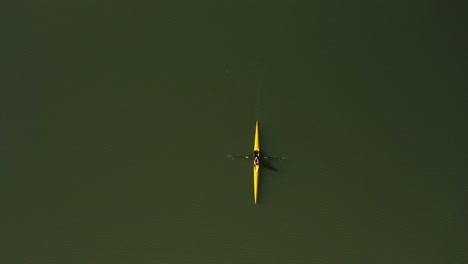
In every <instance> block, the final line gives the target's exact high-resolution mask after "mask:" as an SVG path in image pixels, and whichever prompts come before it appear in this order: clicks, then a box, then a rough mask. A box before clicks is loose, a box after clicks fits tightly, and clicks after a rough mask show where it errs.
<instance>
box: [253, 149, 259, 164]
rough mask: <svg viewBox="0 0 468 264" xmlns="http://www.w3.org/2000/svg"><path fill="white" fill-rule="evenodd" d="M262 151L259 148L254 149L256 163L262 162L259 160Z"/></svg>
mask: <svg viewBox="0 0 468 264" xmlns="http://www.w3.org/2000/svg"><path fill="white" fill-rule="evenodd" d="M259 156H260V152H259V151H258V150H255V151H254V165H258V164H260V160H259Z"/></svg>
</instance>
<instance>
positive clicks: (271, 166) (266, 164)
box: [260, 159, 278, 171]
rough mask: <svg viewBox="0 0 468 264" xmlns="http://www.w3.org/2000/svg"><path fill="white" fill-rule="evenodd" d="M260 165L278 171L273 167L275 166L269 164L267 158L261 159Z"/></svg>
mask: <svg viewBox="0 0 468 264" xmlns="http://www.w3.org/2000/svg"><path fill="white" fill-rule="evenodd" d="M260 167H261V168H265V169H267V170H272V171H278V169H277V168H275V167H273V165H271V161H269V160H267V159H263V160H262V162H261V163H260Z"/></svg>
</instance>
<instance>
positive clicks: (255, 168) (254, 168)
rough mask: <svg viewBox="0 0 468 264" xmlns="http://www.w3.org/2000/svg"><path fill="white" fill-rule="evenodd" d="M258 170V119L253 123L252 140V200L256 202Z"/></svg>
mask: <svg viewBox="0 0 468 264" xmlns="http://www.w3.org/2000/svg"><path fill="white" fill-rule="evenodd" d="M259 170H260V144H259V141H258V121H257V122H256V124H255V141H254V167H253V173H254V202H255V204H257V193H258V174H259Z"/></svg>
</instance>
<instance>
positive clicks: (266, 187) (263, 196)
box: [257, 152, 286, 204]
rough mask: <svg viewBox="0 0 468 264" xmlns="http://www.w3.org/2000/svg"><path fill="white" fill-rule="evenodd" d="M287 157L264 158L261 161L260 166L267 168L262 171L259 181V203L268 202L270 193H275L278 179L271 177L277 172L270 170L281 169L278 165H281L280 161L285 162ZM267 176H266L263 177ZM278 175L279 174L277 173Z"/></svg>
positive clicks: (276, 170)
mask: <svg viewBox="0 0 468 264" xmlns="http://www.w3.org/2000/svg"><path fill="white" fill-rule="evenodd" d="M263 154H264V155H265V156H266V157H268V154H266V153H265V152H263ZM285 159H286V158H271V159H262V160H261V162H260V168H263V169H265V170H264V171H263V173H262V172H261V171H260V178H259V182H258V202H257V203H258V204H262V203H268V200H269V199H270V195H274V192H275V191H274V189H276V187H275V182H277V181H276V180H273V179H272V178H270V177H271V176H273V177H274V176H275V174H276V173H272V172H269V171H273V172H278V171H280V170H279V169H278V166H279V167H281V166H280V163H282V162H283V160H285ZM263 176H266V177H263ZM276 176H278V175H276Z"/></svg>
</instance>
